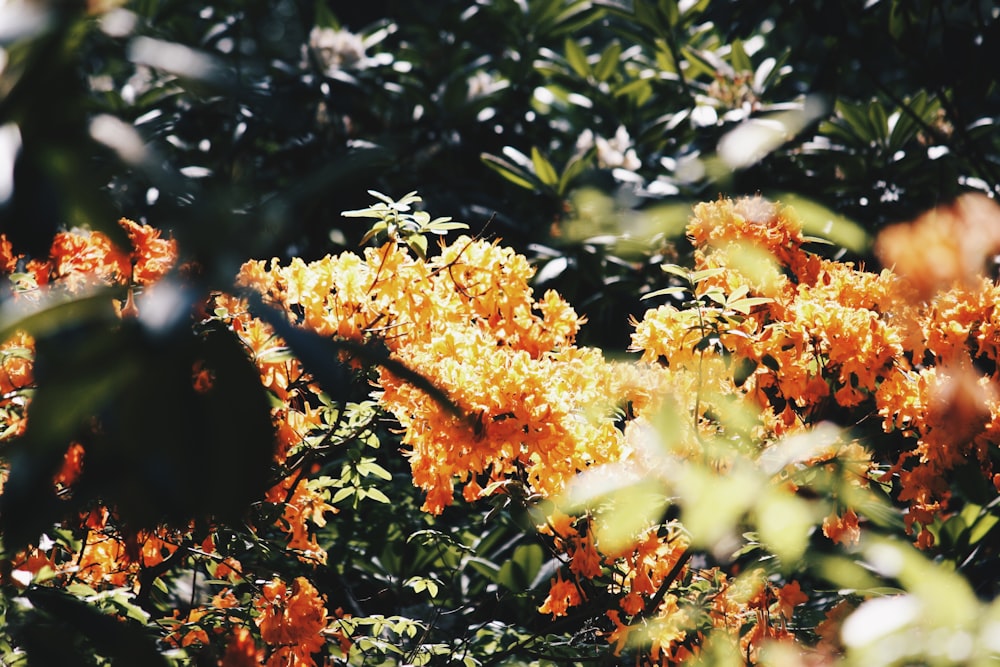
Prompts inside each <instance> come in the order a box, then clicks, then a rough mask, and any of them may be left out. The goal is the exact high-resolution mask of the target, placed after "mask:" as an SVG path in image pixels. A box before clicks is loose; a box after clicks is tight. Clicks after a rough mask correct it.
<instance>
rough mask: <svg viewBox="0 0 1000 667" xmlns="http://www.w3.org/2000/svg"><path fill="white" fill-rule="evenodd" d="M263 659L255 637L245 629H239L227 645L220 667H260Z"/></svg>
mask: <svg viewBox="0 0 1000 667" xmlns="http://www.w3.org/2000/svg"><path fill="white" fill-rule="evenodd" d="M262 657H263V655H262V653H261V651H260V649H258V648H257V645H256V644H255V643H254V640H253V635H251V634H250V631H249V630H248V629H246V628H244V627H238V628H236V630H235V631H234V632H233V636H232V638H231V639H230V640H229V643H228V644H226V652H225V654H223V656H222V661H221V662H220V663H219V667H259V665H260V664H261V658H262Z"/></svg>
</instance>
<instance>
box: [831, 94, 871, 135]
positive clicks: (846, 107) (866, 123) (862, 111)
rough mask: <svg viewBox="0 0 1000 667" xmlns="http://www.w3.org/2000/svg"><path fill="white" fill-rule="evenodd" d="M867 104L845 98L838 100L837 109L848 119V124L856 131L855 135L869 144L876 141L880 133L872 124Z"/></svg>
mask: <svg viewBox="0 0 1000 667" xmlns="http://www.w3.org/2000/svg"><path fill="white" fill-rule="evenodd" d="M867 106H868V105H866V104H861V103H858V104H853V103H851V102H848V101H846V100H843V99H839V100H837V104H836V111H837V113H838V114H840V116H841V117H842V118H843V119H844V120H845V121H847V125H848V126H849V127H850V128H851V130H852V131H853V132H854V134H855V136H856V137H857V138H858V139H860V140H861V141H862V143H865V144H867V143H868V142H870V141H874V140H875V139H876V138H877V136H878V133H877V132H876V131H875V129H874V128H873V127H872V125H871V121H870V120H869V116H868V112H867V108H866V107H867Z"/></svg>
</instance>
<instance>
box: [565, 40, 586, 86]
mask: <svg viewBox="0 0 1000 667" xmlns="http://www.w3.org/2000/svg"><path fill="white" fill-rule="evenodd" d="M566 61H567V62H568V63H569V66H570V67H572V68H573V71H574V72H576V73H577V74H579V75H580V76H582V77H583V78H585V79H588V78H590V76H591V71H590V64H589V63H588V62H587V54H586V53H584V51H583V49H581V48H580V45H579V44H577V43H576V42H575V41H574V40H573V39H572V38H570V37H567V38H566Z"/></svg>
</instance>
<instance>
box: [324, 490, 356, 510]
mask: <svg viewBox="0 0 1000 667" xmlns="http://www.w3.org/2000/svg"><path fill="white" fill-rule="evenodd" d="M354 491H355V488H354V487H353V486H345V487H344V488H342V489H340V490H339V491H337V492H336V493H335V494H333V498H331V499H330V504H332V505H336V504H337V503H339V502H340V501H342V500H345V499H347V498H350V497H351V496H353V495H354Z"/></svg>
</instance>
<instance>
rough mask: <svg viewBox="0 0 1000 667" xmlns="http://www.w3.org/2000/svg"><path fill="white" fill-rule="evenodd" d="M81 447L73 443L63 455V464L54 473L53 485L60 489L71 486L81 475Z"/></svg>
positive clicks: (82, 453)
mask: <svg viewBox="0 0 1000 667" xmlns="http://www.w3.org/2000/svg"><path fill="white" fill-rule="evenodd" d="M83 455H84V451H83V445H81V444H80V443H78V442H74V443H73V444H71V445H70V446H69V449H67V450H66V453H65V454H64V455H63V464H62V467H61V468H60V469H59V472H57V473H56V476H55V480H54V481H55V483H56V484H58V485H59V486H62V487H70V486H73V483H74V482H76V480H77V479H79V478H80V475H81V474H82V473H83Z"/></svg>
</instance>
